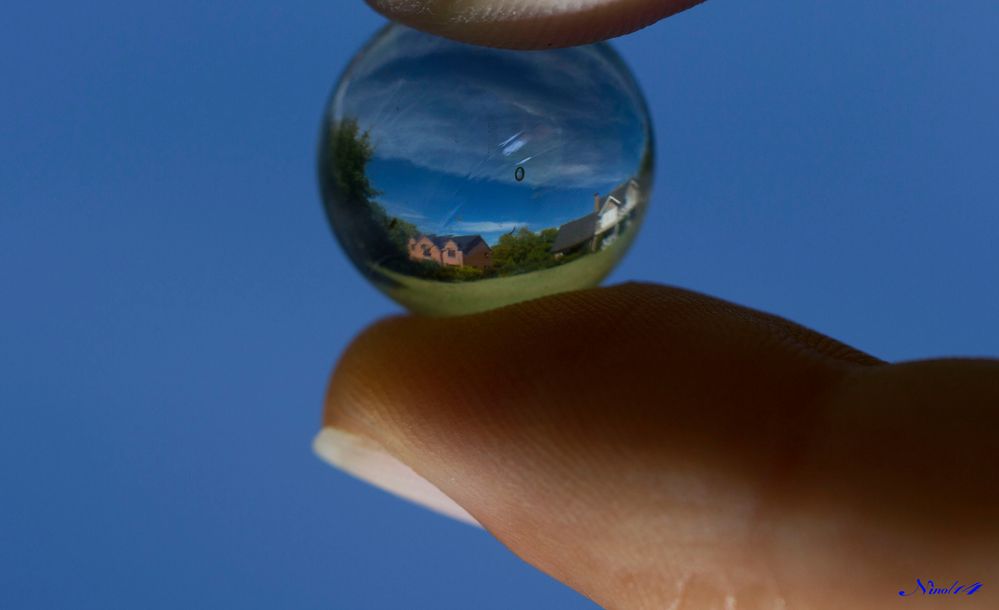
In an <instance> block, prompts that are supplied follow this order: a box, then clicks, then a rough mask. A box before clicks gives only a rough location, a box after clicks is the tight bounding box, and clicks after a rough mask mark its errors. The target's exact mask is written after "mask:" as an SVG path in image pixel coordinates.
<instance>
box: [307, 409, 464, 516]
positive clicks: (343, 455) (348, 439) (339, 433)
mask: <svg viewBox="0 0 999 610" xmlns="http://www.w3.org/2000/svg"><path fill="white" fill-rule="evenodd" d="M312 449H313V451H315V452H316V454H317V455H318V456H319V457H320V458H322V460H323V461H325V462H327V463H329V464H331V465H333V466H335V467H337V468H339V469H340V470H343V471H344V472H347V473H348V474H351V475H353V476H355V477H357V478H358V479H361V480H362V481H365V482H367V483H370V484H372V485H374V486H375V487H378V488H381V489H383V490H385V491H387V492H389V493H391V494H394V495H396V496H399V497H400V498H404V499H406V500H409V501H410V502H413V503H415V504H419V505H420V506H423V507H425V508H429V509H430V510H432V511H434V512H437V513H440V514H442V515H445V516H448V517H451V518H453V519H457V520H458V521H462V522H465V523H468V524H469V525H474V526H476V527H482V526H481V525H480V524H479V522H478V521H476V520H475V518H474V517H472V515H470V514H468V512H467V511H466V510H465V509H463V508H462V507H461V506H459V505H458V504H457V503H456V502H455V501H454V500H452V499H451V498H449V497H448V496H447V495H445V494H444V492H442V491H441V490H440V489H438V488H437V487H436V486H434V485H433V484H432V483H431V482H430V481H428V480H426V479H424V478H423V477H421V476H420V475H418V474H417V473H416V472H415V471H414V470H413V469H412V468H410V467H409V466H407V465H405V464H403V463H402V462H400V461H399V460H397V459H396V458H394V457H392V456H391V455H389V454H388V453H387V452H385V451H384V450H383V449H382V448H381V447H380V446H379V445H378V444H377V443H375V442H374V441H371V440H368V439H366V438H364V437H361V436H358V435H356V434H351V433H350V432H344V431H343V430H338V429H336V428H330V427H326V428H323V429H322V430H321V431H320V432H319V434H318V435H316V438H315V440H314V441H313V442H312Z"/></svg>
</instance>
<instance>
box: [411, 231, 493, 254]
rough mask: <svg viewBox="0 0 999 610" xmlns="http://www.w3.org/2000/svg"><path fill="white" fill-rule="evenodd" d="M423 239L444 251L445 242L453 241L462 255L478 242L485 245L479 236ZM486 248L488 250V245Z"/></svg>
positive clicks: (448, 236)
mask: <svg viewBox="0 0 999 610" xmlns="http://www.w3.org/2000/svg"><path fill="white" fill-rule="evenodd" d="M423 237H426V238H427V239H429V240H430V241H431V242H433V244H434V245H435V246H437V247H438V248H441V249H444V247H445V246H446V245H447V242H449V241H453V242H454V243H455V245H456V246H457V247H458V249H459V250H461V251H462V253H464V254H468V253H469V252H470V251H471V250H472V248H474V247H475V246H476V245H478V243H479V242H482V243H484V244H485V243H486V240H484V239H482V236H481V235H423ZM486 247H487V248H488V247H489V244H486Z"/></svg>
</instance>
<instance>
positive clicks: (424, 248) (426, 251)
mask: <svg viewBox="0 0 999 610" xmlns="http://www.w3.org/2000/svg"><path fill="white" fill-rule="evenodd" d="M423 256H426V257H429V256H430V248H429V247H427V246H423Z"/></svg>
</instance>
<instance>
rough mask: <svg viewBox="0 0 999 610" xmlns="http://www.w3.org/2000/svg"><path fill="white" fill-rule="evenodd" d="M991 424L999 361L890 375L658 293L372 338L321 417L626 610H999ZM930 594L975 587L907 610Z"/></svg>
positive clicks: (801, 331)
mask: <svg viewBox="0 0 999 610" xmlns="http://www.w3.org/2000/svg"><path fill="white" fill-rule="evenodd" d="M442 363H445V365H442ZM997 423H999V361H996V360H970V359H969V360H930V361H921V362H907V363H898V364H889V363H885V362H882V361H880V360H878V359H876V358H873V357H871V356H868V355H866V354H863V353H861V352H859V351H857V350H854V349H851V348H849V347H847V346H845V345H843V344H842V343H839V342H837V341H835V340H832V339H830V338H828V337H825V336H823V335H820V334H818V333H815V332H813V331H811V330H808V329H806V328H804V327H801V326H799V325H797V324H794V323H793V322H789V321H787V320H784V319H782V318H779V317H776V316H772V315H769V314H766V313H761V312H758V311H754V310H751V309H747V308H744V307H741V306H738V305H734V304H732V303H728V302H725V301H721V300H718V299H714V298H712V297H708V296H705V295H700V294H696V293H693V292H688V291H685V290H681V289H678V288H670V287H665V286H657V285H647V284H626V285H621V286H615V287H610V288H597V289H592V290H586V291H581V292H574V293H566V294H561V295H556V296H552V297H548V298H545V299H539V300H536V301H531V302H527V303H522V304H518V305H514V306H510V307H506V308H502V309H498V310H494V311H491V312H487V313H482V314H475V315H470V316H463V317H456V318H427V317H416V316H404V317H396V318H390V319H387V320H384V321H381V322H378V323H377V324H375V325H374V326H372V327H370V328H369V329H367V330H366V331H364V333H362V334H361V335H360V336H359V337H358V338H357V339H356V340H355V341H354V343H353V344H352V345H351V346H350V347H349V348H348V350H347V351H346V353H345V354H344V356H343V358H342V359H341V361H340V363H339V364H338V365H337V367H336V370H335V371H334V374H333V376H332V381H331V383H330V387H329V393H328V398H327V403H326V413H325V421H324V425H325V426H328V427H332V428H334V429H337V430H340V431H344V432H346V433H349V434H350V435H353V436H356V437H357V438H362V439H364V442H365V443H366V444H368V446H369V447H370V448H372V450H375V451H379V452H384V453H385V454H387V455H389V456H391V457H392V458H393V459H395V460H398V461H399V462H401V463H402V464H405V465H407V466H408V467H410V468H411V469H412V473H413V475H412V476H416V477H422V479H425V480H426V481H429V482H430V483H432V484H433V485H434V486H436V487H437V488H439V489H440V490H441V491H443V492H444V493H445V494H447V496H448V497H450V498H451V499H452V500H453V501H454V502H456V503H457V504H458V505H460V506H461V507H463V508H464V509H465V510H467V511H468V513H470V514H471V515H472V516H473V517H474V518H475V519H476V520H477V521H478V522H479V523H480V524H481V525H482V526H483V527H485V528H486V529H487V530H488V531H489V532H490V533H492V534H493V535H494V536H496V537H497V538H498V539H499V540H500V541H502V542H503V543H504V544H505V545H506V546H508V547H509V548H510V550H512V551H513V552H514V553H516V554H517V555H519V556H520V557H522V558H523V559H524V560H525V561H527V562H529V563H531V564H532V565H534V566H536V567H537V568H539V569H541V570H543V571H545V572H547V573H548V574H550V575H551V576H553V577H555V578H557V579H558V580H560V581H562V582H564V583H566V584H567V585H569V586H570V587H573V588H574V589H576V590H578V591H579V592H581V593H582V594H584V595H586V596H588V597H590V598H591V599H593V600H594V601H596V602H597V603H598V604H600V605H602V606H603V607H605V608H612V609H629V610H631V609H666V608H674V609H675V608H679V609H685V608H719V609H728V608H733V607H734V608H740V609H741V608H749V609H753V608H794V609H824V608H851V609H865V608H886V607H890V606H891V604H900V603H904V604H905V605H906V606H907V607H915V608H921V607H935V608H939V607H957V604H959V605H960V607H961V608H995V607H997V604H999V602H997V598H996V595H995V593H994V591H990V589H991V588H992V587H994V586H995V584H996V583H995V582H993V581H992V580H991V579H992V578H994V575H995V574H997V573H999V519H997V518H996V517H997V516H999V485H995V484H994V482H993V481H992V476H993V474H992V473H994V472H996V471H999V433H997V428H996V424H997ZM340 465H341V466H343V467H345V468H346V469H347V470H349V471H350V470H354V471H355V472H356V471H357V470H356V469H354V468H353V466H355V464H352V463H351V462H350V460H347V461H346V462H341V463H340ZM361 474H362V476H366V475H365V474H364V473H361ZM370 474H371V473H368V475H370ZM366 478H373V479H375V480H377V478H378V477H377V476H374V477H370V476H366ZM387 487H389V488H390V489H392V488H393V485H391V484H390V485H387ZM917 577H918V578H921V579H923V581H924V583H925V581H926V580H927V579H933V580H934V581H935V582H937V583H939V584H940V586H947V585H950V583H951V581H953V580H955V579H960V581H961V583H962V584H966V585H970V584H973V583H974V582H975V581H981V582H982V583H983V588H982V589H981V590H980V591H978V592H977V593H976V594H974V595H972V596H961V597H957V596H955V597H953V598H949V599H941V598H938V597H933V596H917V597H915V598H911V599H902V598H900V597H899V596H898V591H899V590H901V589H905V590H906V591H912V590H913V589H915V588H916V584H915V579H916V578H917ZM944 582H946V584H944ZM934 604H935V605H934ZM949 604H954V606H950V605H949Z"/></svg>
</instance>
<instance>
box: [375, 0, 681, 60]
mask: <svg viewBox="0 0 999 610" xmlns="http://www.w3.org/2000/svg"><path fill="white" fill-rule="evenodd" d="M366 1H367V3H368V4H369V5H370V6H371V8H373V9H375V10H376V11H378V12H379V13H381V14H383V15H385V16H386V17H388V18H389V19H392V20H394V21H398V22H400V23H405V24H406V25H408V26H411V27H414V28H416V29H419V30H423V31H425V32H430V33H431V34H437V35H438V36H444V37H445V38H451V39H453V40H458V41H461V42H468V43H471V44H478V45H484V46H489V47H503V48H508V49H552V48H558V47H569V46H573V45H579V44H586V43H590V42H597V41H600V40H606V39H608V38H613V37H615V36H621V35H623V34H628V33H630V32H634V31H635V30H638V29H640V28H643V27H645V26H647V25H650V24H652V23H655V22H656V21H659V20H660V19H663V18H664V17H669V16H670V15H674V14H676V13H679V12H680V11H683V10H686V9H688V8H690V7H692V6H694V5H697V4H700V2H701V0H366Z"/></svg>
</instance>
